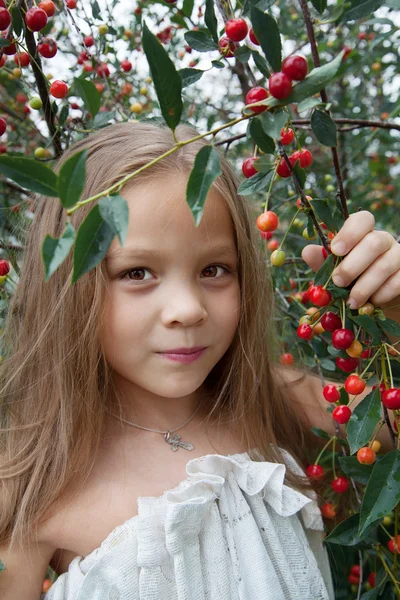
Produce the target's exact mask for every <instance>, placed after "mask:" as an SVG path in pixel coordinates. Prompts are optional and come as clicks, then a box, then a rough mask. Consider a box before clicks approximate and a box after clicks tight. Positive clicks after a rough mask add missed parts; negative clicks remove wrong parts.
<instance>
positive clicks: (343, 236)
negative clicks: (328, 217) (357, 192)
mask: <svg viewBox="0 0 400 600" xmlns="http://www.w3.org/2000/svg"><path fill="white" fill-rule="evenodd" d="M374 226H375V217H374V215H373V214H372V213H370V212H369V211H367V210H363V211H360V212H357V213H353V214H351V215H350V216H349V218H348V219H346V221H345V223H344V225H343V227H342V228H341V229H340V230H339V232H338V233H337V234H336V236H335V237H334V239H333V240H332V242H331V251H332V254H335V255H336V256H345V258H344V259H343V260H342V261H341V263H340V264H339V265H338V266H337V267H336V269H335V270H334V272H333V277H332V280H333V283H334V284H335V285H337V286H339V287H347V286H348V285H350V284H351V283H352V281H354V280H355V279H356V277H358V276H359V279H358V280H357V283H355V284H354V286H353V288H352V289H351V292H350V296H349V298H348V300H347V303H348V304H349V305H350V308H352V309H353V308H359V307H360V306H362V305H363V304H365V303H366V302H368V301H370V302H372V304H374V305H375V306H380V307H381V308H383V304H386V303H388V302H390V301H391V300H393V299H394V298H397V299H398V301H399V302H400V244H398V243H397V242H396V240H395V238H394V237H393V236H392V235H391V234H390V233H388V232H387V231H378V230H376V229H374ZM301 256H302V258H303V260H304V261H305V262H306V263H307V264H308V266H309V267H310V268H311V269H312V270H313V271H318V269H319V268H320V267H321V265H322V264H323V262H324V257H323V255H322V252H321V246H317V245H315V244H310V245H308V246H305V248H303V251H302V253H301Z"/></svg>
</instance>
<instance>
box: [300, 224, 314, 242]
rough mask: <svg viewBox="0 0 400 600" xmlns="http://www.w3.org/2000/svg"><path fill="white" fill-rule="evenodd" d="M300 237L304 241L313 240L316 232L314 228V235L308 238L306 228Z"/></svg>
mask: <svg viewBox="0 0 400 600" xmlns="http://www.w3.org/2000/svg"><path fill="white" fill-rule="evenodd" d="M301 235H302V236H303V238H305V239H306V240H315V238H316V237H317V230H316V229H315V227H314V235H312V236H310V235H308V231H307V227H306V228H305V229H304V231H303V233H302V234H301Z"/></svg>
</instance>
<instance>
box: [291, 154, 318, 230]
mask: <svg viewBox="0 0 400 600" xmlns="http://www.w3.org/2000/svg"><path fill="white" fill-rule="evenodd" d="M293 171H294V172H295V173H296V175H297V179H298V180H299V184H300V187H301V189H302V190H303V189H304V184H305V182H306V179H307V173H306V170H305V169H302V168H301V166H300V161H299V160H296V163H295V165H294V167H293ZM313 233H314V230H313V229H311V230H310V232H309V235H310V236H311V235H312V234H313Z"/></svg>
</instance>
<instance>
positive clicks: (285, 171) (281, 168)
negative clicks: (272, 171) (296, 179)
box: [276, 156, 295, 177]
mask: <svg viewBox="0 0 400 600" xmlns="http://www.w3.org/2000/svg"><path fill="white" fill-rule="evenodd" d="M288 158H289V162H290V164H291V166H292V167H294V163H295V161H294V160H293V159H292V157H291V156H289V157H288ZM276 172H277V173H278V175H279V177H290V171H289V167H288V166H287V164H286V161H285V159H284V158H283V157H282V158H281V160H280V163H279V165H278V168H277V170H276Z"/></svg>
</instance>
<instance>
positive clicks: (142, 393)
mask: <svg viewBox="0 0 400 600" xmlns="http://www.w3.org/2000/svg"><path fill="white" fill-rule="evenodd" d="M196 134H197V132H196V131H194V130H193V129H192V128H191V127H189V126H187V125H181V126H179V127H178V128H177V130H176V136H177V138H178V139H179V140H184V139H189V138H192V137H194V136H195V135H196ZM205 144H206V142H205V141H204V140H197V141H196V142H194V143H191V144H188V145H186V146H183V147H181V148H180V149H179V150H178V151H177V152H175V153H174V154H171V155H169V156H168V157H166V158H165V159H163V160H161V161H160V162H158V163H156V164H155V165H153V166H152V167H151V168H149V169H145V170H144V171H142V172H141V173H140V175H139V176H137V177H134V178H133V179H132V180H130V181H129V182H128V183H127V184H126V186H125V187H124V188H123V189H122V191H121V195H122V196H123V197H124V198H125V199H126V200H127V202H128V205H129V228H128V234H127V238H126V242H125V244H124V247H122V248H121V246H120V244H119V241H118V239H117V238H115V239H114V241H113V243H112V244H111V246H110V248H109V250H108V252H107V255H106V257H105V259H104V260H103V261H102V262H101V263H100V264H99V265H98V266H97V267H95V268H94V269H92V270H91V271H90V272H89V273H87V274H86V275H85V276H84V277H82V278H80V279H79V280H78V281H77V282H76V283H75V284H74V285H73V286H71V285H70V282H69V281H70V277H71V273H72V258H71V254H70V256H69V257H68V259H67V260H66V261H65V262H64V263H63V264H62V265H61V267H60V268H59V269H58V270H57V271H56V272H55V274H54V275H53V276H52V277H51V278H50V280H49V282H48V283H45V281H44V274H43V265H42V259H41V253H40V251H39V249H40V247H41V244H42V242H43V240H44V238H45V236H46V234H48V233H49V234H50V235H52V236H57V237H59V236H60V235H61V234H62V232H63V230H64V228H65V218H66V214H65V211H64V210H63V209H62V207H61V204H60V202H59V201H58V200H57V199H54V198H45V199H42V200H41V201H40V202H39V203H38V207H37V210H36V215H35V219H34V221H33V224H32V226H31V227H30V231H29V236H28V239H27V245H26V254H25V261H24V265H23V269H22V271H21V276H20V281H19V285H18V289H17V291H16V293H15V295H14V296H13V298H12V301H11V303H10V307H9V314H8V319H7V322H6V326H5V331H4V344H5V348H6V349H7V354H6V353H5V354H6V356H5V360H4V361H3V364H2V367H1V377H2V380H1V387H0V396H1V402H2V404H1V419H2V424H3V428H2V430H1V431H2V445H1V448H2V459H1V465H0V467H1V468H0V477H1V479H0V480H1V482H2V487H1V488H0V489H1V507H2V511H1V513H0V558H1V559H2V560H3V562H4V563H5V566H6V567H7V569H6V570H5V571H4V572H3V573H1V574H0V590H1V591H2V595H1V597H2V598H3V599H4V600H11V598H13V599H14V598H16V597H17V598H18V599H19V600H36V599H37V598H39V596H40V591H41V588H42V583H43V579H44V576H45V573H46V568H47V566H48V565H49V564H50V565H51V566H52V567H53V568H54V570H55V571H56V573H57V574H58V575H59V577H58V579H57V580H56V582H55V583H54V584H53V586H52V587H51V588H50V590H49V591H48V592H47V593H46V594H45V599H46V600H83V599H85V600H94V599H96V600H106V599H107V600H111V599H112V600H128V599H129V600H134V599H138V600H139V599H140V600H144V599H146V600H156V599H157V600H169V599H171V600H172V599H174V600H175V599H177V598H179V599H180V600H181V599H185V600H186V599H187V600H189V599H190V600H194V599H196V600H206V599H212V600H223V599H226V600H228V599H229V600H239V599H240V600H261V599H262V600H269V599H274V600H290V599H302V600H303V599H311V598H312V599H313V600H325V599H329V600H331V599H333V598H334V592H333V586H332V578H331V573H330V568H329V562H328V557H327V551H326V548H325V547H324V546H323V544H322V539H323V522H322V518H321V513H320V510H319V508H318V504H317V495H316V493H315V491H314V489H313V488H312V486H311V483H310V481H309V480H308V479H307V478H306V477H305V474H304V471H303V469H304V467H305V466H306V465H307V464H309V461H310V459H309V457H308V456H307V452H306V449H307V447H308V448H315V444H316V442H317V439H316V438H315V436H313V435H312V434H311V433H310V431H309V427H310V420H308V419H307V418H306V414H305V413H306V411H305V409H304V395H306V396H307V397H308V398H310V397H311V396H310V394H312V393H313V390H314V389H315V387H313V385H314V383H313V384H311V380H312V381H313V382H314V378H312V377H310V376H306V375H304V374H302V373H301V371H293V370H286V369H284V368H283V367H278V366H277V365H276V361H275V358H276V356H277V355H278V352H279V349H278V347H277V345H276V343H275V339H276V337H275V330H274V321H273V319H272V305H273V296H272V293H273V290H272V289H271V283H270V280H269V279H268V276H267V270H266V268H265V264H264V261H263V257H262V254H261V253H260V252H259V250H258V241H259V240H258V239H257V232H256V231H255V227H254V223H255V217H256V215H253V214H252V213H251V210H250V208H249V206H248V205H247V204H246V203H245V202H244V201H243V198H242V197H240V196H238V194H237V185H238V182H237V178H236V177H235V174H234V172H233V170H232V168H231V167H230V166H229V164H228V163H227V162H226V161H225V160H224V158H223V156H222V155H221V170H222V174H221V175H220V177H218V178H217V180H216V181H215V183H214V185H213V186H212V188H211V190H210V192H209V195H208V197H207V202H206V204H205V207H204V214H203V218H202V220H201V222H200V225H199V226H198V227H197V228H196V227H195V224H194V220H193V217H192V214H191V211H190V208H189V206H188V205H187V201H186V185H187V179H188V175H189V173H190V171H191V168H192V166H193V163H194V158H195V156H196V154H197V152H198V151H199V149H200V148H201V147H202V146H203V145H205ZM173 145H174V140H173V138H172V134H171V132H170V130H169V129H167V128H166V127H158V126H156V125H154V124H149V123H145V122H141V123H132V122H128V123H123V124H116V125H113V126H110V127H107V128H105V129H102V130H101V131H99V132H97V133H95V134H92V135H89V136H88V137H87V138H85V139H82V140H80V141H78V142H76V143H75V144H74V145H73V146H72V147H71V148H70V149H69V150H68V151H66V152H65V154H64V156H63V158H62V159H61V161H60V162H59V164H58V165H57V168H56V170H57V171H59V169H60V167H61V165H62V163H63V162H64V161H65V160H66V159H67V158H69V157H70V156H71V155H72V154H74V153H75V152H77V151H78V150H81V149H84V148H86V149H87V150H88V157H87V177H86V186H85V190H84V195H83V197H84V198H88V197H90V196H92V195H94V194H98V193H99V192H101V191H103V190H105V189H106V188H107V187H109V186H110V185H112V184H114V183H116V182H118V181H119V180H120V179H122V177H124V176H125V175H127V174H128V173H131V172H133V171H135V170H136V169H138V168H140V167H141V166H143V165H145V164H147V163H148V162H150V161H151V160H153V159H154V158H156V157H157V156H159V155H160V154H162V153H164V152H166V151H167V150H169V149H170V148H172V146H173ZM91 208H92V204H88V205H84V206H83V207H82V208H80V209H79V210H77V211H76V212H74V213H73V214H72V218H71V222H72V224H73V226H74V228H75V229H76V230H77V229H78V228H79V225H80V223H81V222H82V221H83V220H84V218H85V216H86V215H87V214H88V212H89V211H90V210H91ZM368 214H369V213H368ZM361 229H362V228H361ZM339 235H340V234H339ZM373 291H374V290H373ZM296 378H297V380H298V381H296V385H293V381H294V379H296ZM320 397H322V394H321V392H320V393H319V397H318V398H317V399H316V400H315V401H314V403H313V406H312V415H313V422H312V425H314V426H322V427H324V428H325V429H327V430H329V429H330V430H331V431H332V422H331V421H332V420H331V417H330V416H329V415H328V414H327V413H326V411H325V408H324V402H325V401H324V400H322V401H321V402H320ZM309 414H311V412H310V413H309ZM171 451H172V452H171ZM22 572H23V574H24V576H23V577H21V573H22Z"/></svg>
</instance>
